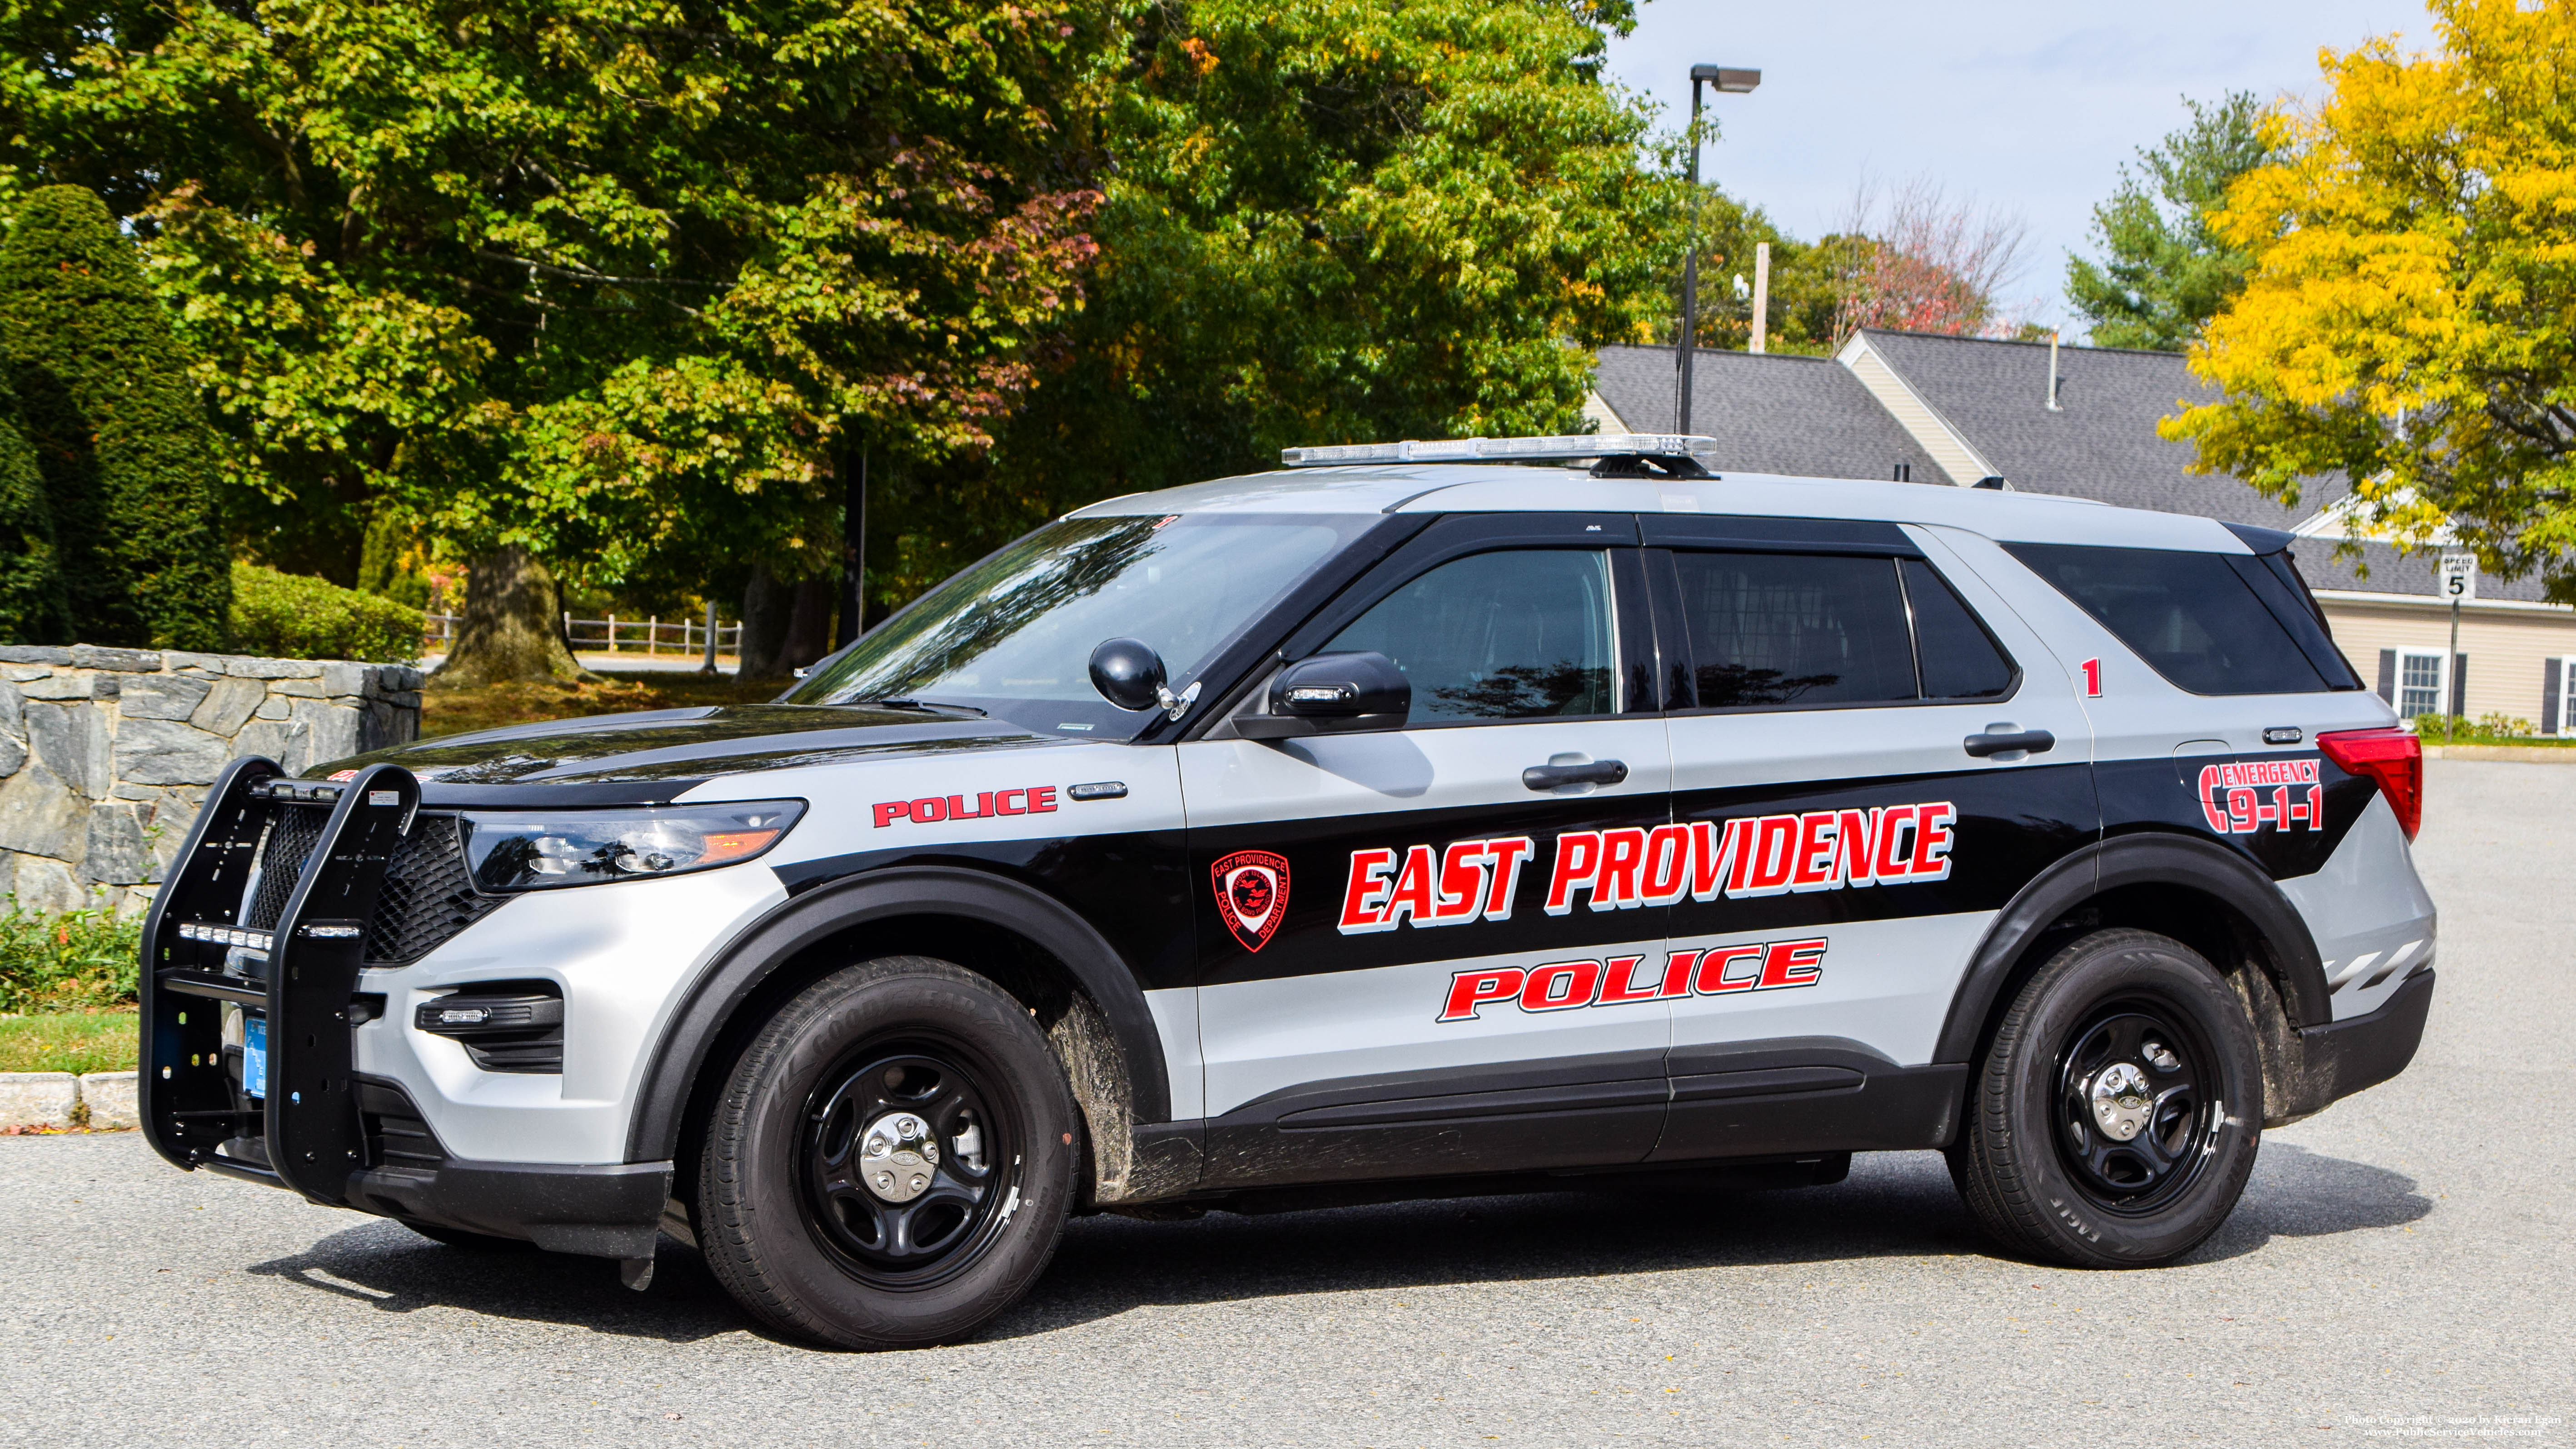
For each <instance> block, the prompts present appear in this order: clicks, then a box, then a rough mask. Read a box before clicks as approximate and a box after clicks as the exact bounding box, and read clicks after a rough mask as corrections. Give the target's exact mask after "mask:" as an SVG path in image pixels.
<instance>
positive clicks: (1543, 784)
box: [1521, 760, 1628, 790]
mask: <svg viewBox="0 0 2576 1449" xmlns="http://www.w3.org/2000/svg"><path fill="white" fill-rule="evenodd" d="M1627 778H1628V764H1627V762H1626V761H1625V760H1594V761H1592V762H1590V763H1589V764H1582V765H1532V766H1530V767H1529V768H1528V769H1526V770H1523V771H1521V783H1522V784H1524V785H1527V786H1528V787H1530V788H1531V789H1533V790H1553V789H1556V788H1557V787H1558V786H1561V785H1616V784H1618V783H1619V782H1620V781H1622V780H1625V779H1627Z"/></svg>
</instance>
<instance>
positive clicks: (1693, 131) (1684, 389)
mask: <svg viewBox="0 0 2576 1449" xmlns="http://www.w3.org/2000/svg"><path fill="white" fill-rule="evenodd" d="M1690 75H1691V120H1690V205H1691V217H1690V241H1689V245H1688V250H1686V251H1684V252H1683V253H1682V335H1681V344H1680V346H1679V347H1678V348H1676V349H1675V350H1676V351H1677V352H1678V353H1679V354H1680V358H1679V368H1680V376H1679V377H1678V378H1677V379H1676V380H1675V382H1674V402H1673V431H1674V432H1676V433H1687V432H1689V431H1690V420H1691V352H1692V351H1693V347H1692V344H1693V343H1694V342H1696V341H1697V340H1698V332H1699V102H1700V87H1702V86H1709V85H1713V86H1715V87H1717V88H1718V89H1719V90H1721V91H1727V92H1731V93H1733V94H1736V95H1742V94H1744V93H1745V92H1747V91H1750V90H1752V89H1753V88H1754V87H1755V86H1758V85H1760V84H1762V72H1760V71H1758V70H1738V69H1736V68H1734V67H1733V66H1723V65H1695V66H1692V67H1691V73H1690Z"/></svg>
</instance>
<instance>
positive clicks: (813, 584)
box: [782, 576, 840, 669]
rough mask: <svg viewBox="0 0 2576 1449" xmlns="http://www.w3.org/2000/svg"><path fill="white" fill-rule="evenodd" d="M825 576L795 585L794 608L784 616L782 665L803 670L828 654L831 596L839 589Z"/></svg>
mask: <svg viewBox="0 0 2576 1449" xmlns="http://www.w3.org/2000/svg"><path fill="white" fill-rule="evenodd" d="M835 582H836V581H835V580H833V579H832V578H830V577H828V576H826V577H824V578H819V579H807V580H805V581H804V582H802V583H800V584H798V585H797V586H796V608H795V611H794V612H793V613H790V614H789V615H788V616H787V651H786V654H785V656H784V659H783V661H782V662H784V663H785V664H786V665H787V667H788V668H790V669H803V668H805V667H806V666H807V665H810V664H812V663H813V662H814V661H815V660H817V659H820V658H822V657H823V656H824V655H826V654H829V653H831V652H832V596H833V595H834V594H836V593H838V592H840V590H839V589H838V588H837V587H835Z"/></svg>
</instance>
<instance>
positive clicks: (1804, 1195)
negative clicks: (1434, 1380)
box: [250, 1142, 2433, 1343]
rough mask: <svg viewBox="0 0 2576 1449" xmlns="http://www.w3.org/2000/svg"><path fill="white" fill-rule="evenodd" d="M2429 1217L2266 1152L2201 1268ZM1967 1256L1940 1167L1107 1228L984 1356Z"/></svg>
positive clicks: (678, 1322) (393, 1258)
mask: <svg viewBox="0 0 2576 1449" xmlns="http://www.w3.org/2000/svg"><path fill="white" fill-rule="evenodd" d="M2432 1208H2433V1205H2432V1202H2431V1201H2430V1200H2429V1199H2427V1198H2425V1197H2424V1196H2423V1195H2421V1194H2420V1193H2418V1192H2417V1191H2416V1190H2415V1182H2414V1180H2413V1179H2412V1178H2409V1177H2406V1176H2404V1175H2403V1174H2400V1173H2396V1172H2391V1171H2389V1170H2387V1169H2385V1168H2380V1167H2373V1166H2370V1165H2368V1164H2365V1163H2358V1162H2348V1161H2345V1160H2344V1159H2341V1158H2337V1157H2328V1156H2325V1155H2323V1154H2320V1153H2316V1152H2311V1151H2309V1150H2307V1149H2305V1148H2302V1147H2297V1146H2293V1145H2289V1144H2286V1143H2279V1142H2273V1143H2267V1144H2265V1146H2264V1148H2263V1156H2262V1159H2261V1161H2260V1163H2259V1164H2258V1165H2257V1167H2256V1169H2255V1173H2254V1179H2253V1181H2252V1182H2251V1183H2250V1184H2248V1186H2247V1188H2246V1192H2245V1196H2244V1199H2243V1200H2242V1201H2241V1202H2240V1203H2239V1204H2238V1205H2237V1208H2236V1211H2235V1213H2234V1214H2233V1215H2232V1216H2231V1217H2230V1218H2229V1219H2228V1221H2227V1223H2226V1224H2225V1225H2224V1226H2223V1227H2221V1228H2220V1229H2219V1231H2218V1233H2217V1235H2216V1236H2214V1237H2212V1238H2211V1239H2210V1240H2209V1242H2208V1243H2206V1244H2205V1245H2203V1246H2202V1247H2201V1248H2200V1249H2199V1250H2198V1251H2197V1252H2195V1253H2194V1254H2192V1256H2191V1258H2190V1259H2189V1260H2187V1261H2190V1262H2193V1263H2211V1262H2223V1261H2225V1260H2227V1259H2230V1258H2235V1257H2240V1256H2243V1255H2245V1254H2248V1253H2251V1252H2254V1251H2256V1250H2257V1249H2259V1248H2261V1247H2262V1246H2264V1245H2265V1244H2266V1243H2268V1242H2270V1241H2271V1240H2272V1239H2273V1238H2274V1237H2314V1236H2319V1235H2324V1234H2332V1233H2344V1232H2354V1231H2360V1230H2364V1229H2371V1228H2388V1227H2395V1226H2398V1225H2400V1224H2404V1223H2409V1222H2413V1221H2415V1220H2417V1219H2419V1218H2422V1217H2424V1216H2425V1215H2426V1214H2428V1213H2430V1212H2431V1211H2432ZM1949 1254H1968V1255H1974V1256H1978V1257H1994V1256H1999V1255H1998V1254H1997V1252H1996V1249H1995V1247H1994V1244H1993V1243H1992V1242H1991V1241H1990V1240H1988V1239H1987V1238H1986V1236H1985V1234H1984V1233H1983V1231H1982V1230H1980V1229H1979V1228H1978V1226H1977V1224H1976V1222H1975V1220H1974V1219H1972V1218H1971V1217H1970V1216H1969V1215H1968V1211H1967V1209H1966V1208H1965V1207H1963V1206H1962V1205H1961V1204H1960V1202H1959V1199H1958V1196H1957V1194H1956V1193H1955V1192H1954V1191H1953V1190H1952V1189H1951V1186H1950V1177H1949V1173H1948V1171H1947V1170H1946V1169H1945V1168H1944V1167H1943V1166H1942V1163H1941V1159H1940V1157H1939V1156H1938V1155H1937V1154H1935V1153H1929V1152H1911V1153H1884V1154H1875V1155H1870V1156H1864V1157H1861V1158H1859V1159H1857V1160H1856V1161H1855V1162H1854V1164H1853V1168H1852V1176H1851V1178H1850V1179H1849V1180H1847V1181H1845V1182H1842V1183H1839V1184H1836V1185H1834V1186H1832V1187H1819V1188H1807V1189H1804V1190H1800V1191H1791V1192H1738V1193H1718V1192H1710V1191H1707V1190H1705V1189H1695V1188H1692V1187H1689V1186H1685V1185H1682V1184H1679V1183H1676V1184H1674V1185H1670V1186H1663V1185H1655V1184H1651V1183H1649V1184H1637V1183H1634V1182H1633V1181H1632V1182H1629V1183H1624V1184H1621V1185H1619V1186H1617V1187H1611V1188H1603V1189H1600V1190H1594V1191H1581V1190H1574V1191H1567V1192H1561V1193H1548V1194H1538V1195H1531V1196H1521V1197H1488V1198H1462V1199H1450V1200H1445V1201H1437V1202H1413V1203H1393V1204H1385V1205H1380V1206H1370V1207H1348V1208H1332V1209H1323V1210H1317V1211H1311V1212H1295V1213H1281V1214H1277V1215H1262V1216H1242V1215H1237V1214H1231V1213H1210V1214H1209V1215H1208V1216H1206V1217H1204V1218H1200V1219H1196V1220H1193V1221H1185V1222H1138V1221H1135V1220H1132V1219H1127V1218H1120V1217H1106V1216H1104V1217H1095V1218H1086V1219H1082V1220H1080V1221H1077V1222H1075V1223H1072V1224H1070V1225H1069V1226H1068V1227H1067V1228H1066V1230H1065V1235H1064V1240H1063V1243H1062V1245H1061V1246H1060V1247H1059V1248H1058V1250H1057V1252H1056V1256H1055V1263H1054V1266H1053V1267H1052V1268H1050V1269H1049V1270H1048V1272H1047V1274H1046V1276H1045V1277H1044V1278H1043V1279H1041V1280H1039V1282H1038V1285H1037V1287H1036V1289H1035V1290H1034V1291H1032V1292H1031V1293H1030V1294H1029V1296H1028V1298H1027V1299H1025V1300H1023V1301H1022V1303H1021V1304H1020V1305H1019V1306H1018V1307H1017V1308H1015V1309H1013V1310H1012V1311H1011V1312H1010V1313H1009V1314H1008V1315H1006V1316H1005V1317H1004V1318H1003V1319H1002V1320H1001V1321H1000V1322H999V1323H997V1324H995V1325H994V1326H993V1327H992V1328H991V1329H990V1330H988V1331H987V1332H986V1333H985V1334H983V1335H981V1336H982V1337H983V1338H985V1339H987V1340H992V1339H1008V1338H1019V1337H1024V1336H1027V1335H1030V1334H1039V1333H1046V1332H1050V1331H1052V1330H1055V1329H1059V1328H1065V1327H1070V1326H1072V1325H1075V1324H1080V1323H1088V1322H1092V1321H1095V1320H1098V1319H1103V1318H1109V1317H1114V1316H1116V1315H1118V1314H1121V1313H1125V1312H1127V1311H1129V1310H1131V1309H1135V1308H1141V1307H1147V1306H1169V1305H1179V1304H1198V1303H1221V1302H1234V1301H1242V1300H1250V1299H1260V1298H1276V1297H1284V1296H1290V1295H1296V1294H1305V1293H1340V1292H1349V1291H1353V1290H1360V1289H1386V1288H1416V1287H1425V1286H1434V1285H1444V1284H1458V1283H1508V1282H1531V1281H1541V1280H1546V1279H1553V1278H1591V1277H1606V1276H1612V1275H1619V1274H1646V1273H1662V1272H1670V1271H1672V1270H1675V1269H1685V1268H1716V1267H1735V1266H1765V1265H1774V1264H1783V1263H1832V1262H1841V1261H1852V1260H1859V1259H1865V1258H1878V1257H1920V1256H1936V1255H1949ZM250 1271H251V1272H254V1273H259V1274H264V1275H267V1276H271V1277H275V1278H279V1279H281V1280H284V1281H287V1282H291V1283H295V1284H297V1285H299V1286H302V1287H306V1288H309V1289H311V1290H313V1291H315V1292H319V1293H330V1294H335V1295H338V1296H340V1297H344V1298H349V1299H353V1300H356V1301H360V1302H364V1303H366V1304H368V1305H369V1306H370V1307H373V1308H375V1309H377V1310H378V1311H380V1312H386V1313H409V1312H414V1311H417V1310H419V1309H422V1308H433V1307H444V1308H457V1309H462V1310H465V1311H467V1312H471V1313H483V1314H490V1315H492V1316H494V1317H498V1318H512V1319H526V1320H532V1321H537V1322H545V1323H560V1324H567V1325H572V1326H577V1327H581V1328H587V1329H590V1330H592V1331H593V1332H598V1333H610V1334H621V1335H628V1336H633V1337H638V1338H653V1339H660V1340H663V1341H665V1342H672V1343H688V1342H694V1341H696V1340H698V1339H703V1338H708V1337H712V1336H714V1335H717V1334H722V1333H731V1332H734V1331H737V1330H750V1331H754V1332H759V1331H760V1330H759V1329H758V1328H757V1327H756V1325H754V1324H753V1323H752V1321H751V1320H750V1318H749V1317H748V1316H746V1315H745V1314H743V1313H742V1312H741V1311H740V1310H739V1309H737V1308H736V1307H735V1306H734V1305H733V1302H732V1300H731V1299H729V1298H728V1297H726V1296H725V1293H724V1290H723V1289H722V1288H720V1287H718V1286H717V1284H716V1282H715V1279H714V1278H713V1276H712V1275H710V1274H709V1273H708V1272H707V1268H706V1264H705V1262H704V1260H703V1259H701V1258H700V1257H699V1256H698V1255H697V1254H696V1253H695V1252H693V1251H691V1250H689V1249H687V1248H684V1247H682V1246H680V1245H679V1244H677V1243H675V1242H672V1241H669V1240H668V1239H665V1240H664V1242H663V1244H662V1251H661V1255H660V1259H659V1262H658V1264H657V1266H656V1268H655V1276H654V1280H653V1286H652V1287H651V1288H650V1289H649V1290H648V1291H646V1292H643V1293H630V1292H628V1291H627V1290H625V1289H624V1288H621V1287H619V1286H618V1283H617V1274H616V1270H615V1268H614V1267H613V1266H612V1265H610V1264H609V1263H607V1262H605V1261H602V1260H598V1259H592V1258H573V1257H563V1256H559V1255H556V1254H551V1253H537V1252H524V1253H511V1252H498V1253H494V1252H476V1251H472V1250H468V1249H461V1248H452V1247H446V1246H443V1245H441V1244H437V1243H433V1242H430V1241H429V1240H427V1239H425V1238H422V1237H420V1236H418V1235H416V1234H414V1233H413V1232H412V1231H411V1230H410V1229H408V1228H405V1227H402V1226H401V1225H399V1224H396V1223H371V1224H368V1225H365V1226H363V1227H355V1228H348V1229H344V1230H343V1231H340V1232H337V1233H333V1234H331V1235H330V1236H329V1237H326V1238H323V1239H322V1240H320V1241H319V1242H317V1243H315V1244H314V1245H313V1247H312V1248H311V1249H309V1250H307V1251H305V1252H302V1253H298V1254H295V1255H293V1256H291V1257H285V1258H277V1259H273V1260H271V1261H269V1262H266V1263H261V1264H258V1265H256V1266H254V1267H253V1268H251V1269H250Z"/></svg>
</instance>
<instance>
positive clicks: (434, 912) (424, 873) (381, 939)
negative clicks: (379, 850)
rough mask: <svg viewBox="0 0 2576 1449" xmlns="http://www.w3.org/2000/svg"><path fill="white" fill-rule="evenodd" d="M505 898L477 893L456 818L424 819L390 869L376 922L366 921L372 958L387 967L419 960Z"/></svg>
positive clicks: (378, 898)
mask: <svg viewBox="0 0 2576 1449" xmlns="http://www.w3.org/2000/svg"><path fill="white" fill-rule="evenodd" d="M505 899H506V897H503V896H481V895H476V894H475V893H474V877H473V874H472V873H471V872H470V871H468V870H467V869H466V868H465V840H464V836H463V833H462V831H461V830H460V829H459V828H458V826H457V823H456V817H455V816H453V815H422V816H420V817H419V818H418V819H416V820H414V821H413V822H412V827H411V834H409V835H406V836H404V837H403V839H402V844H400V845H397V846H395V847H394V858H393V862H392V863H391V864H390V865H388V866H387V867H386V868H385V884H384V888H383V889H382V890H380V891H378V892H377V894H376V914H375V918H374V919H373V920H371V921H369V922H367V959H368V960H369V961H370V962H374V963H379V964H382V965H387V966H399V965H403V964H405V963H407V962H411V961H417V960H419V959H420V958H421V957H423V956H426V955H428V954H429V953H430V952H432V951H434V950H436V949H438V948H439V947H440V946H443V945H445V944H447V942H448V941H449V940H450V939H452V938H453V937H454V936H455V935H456V933H457V932H459V931H462V930H464V929H465V928H466V927H468V926H470V925H473V924H474V923H475V922H476V921H479V920H481V919H483V918H484V917H485V916H488V915H490V914H492V913H493V912H494V911H497V910H499V909H500V908H501V902H502V901H503V900H505Z"/></svg>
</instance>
